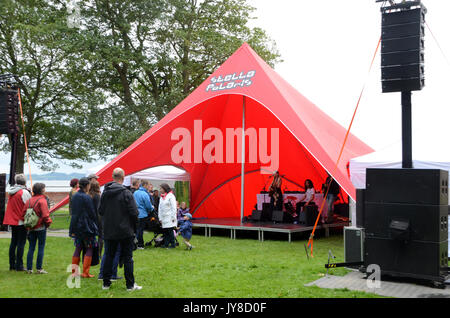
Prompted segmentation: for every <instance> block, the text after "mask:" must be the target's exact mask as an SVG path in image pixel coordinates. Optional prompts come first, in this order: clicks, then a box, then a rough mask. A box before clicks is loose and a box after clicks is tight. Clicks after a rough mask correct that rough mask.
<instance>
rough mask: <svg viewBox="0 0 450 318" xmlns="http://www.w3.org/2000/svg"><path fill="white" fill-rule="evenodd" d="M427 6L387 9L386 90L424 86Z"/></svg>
mask: <svg viewBox="0 0 450 318" xmlns="http://www.w3.org/2000/svg"><path fill="white" fill-rule="evenodd" d="M425 13H426V8H425V7H423V6H421V7H420V8H416V9H409V10H400V11H391V10H388V11H384V12H383V14H382V22H381V79H382V90H383V93H389V92H401V91H415V90H421V89H422V88H423V86H424V85H425V79H424V47H425V45H424V34H425Z"/></svg>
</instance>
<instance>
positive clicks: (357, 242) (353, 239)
mask: <svg viewBox="0 0 450 318" xmlns="http://www.w3.org/2000/svg"><path fill="white" fill-rule="evenodd" d="M344 259H345V262H346V263H353V262H362V261H363V260H364V229H363V228H358V227H344Z"/></svg>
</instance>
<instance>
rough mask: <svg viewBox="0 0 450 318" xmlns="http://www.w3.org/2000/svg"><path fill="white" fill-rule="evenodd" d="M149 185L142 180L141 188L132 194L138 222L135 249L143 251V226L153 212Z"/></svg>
mask: <svg viewBox="0 0 450 318" xmlns="http://www.w3.org/2000/svg"><path fill="white" fill-rule="evenodd" d="M149 188H150V183H149V182H148V181H147V180H142V182H141V186H140V187H139V189H137V190H136V191H135V192H134V193H133V196H134V200H135V201H136V205H137V209H138V211H139V216H138V218H139V220H138V226H137V231H136V238H137V248H138V249H144V230H145V225H146V224H147V223H148V221H149V216H150V215H151V213H152V212H153V210H154V209H153V205H152V200H151V198H150V193H149V190H150V189H149Z"/></svg>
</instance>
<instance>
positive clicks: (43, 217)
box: [22, 183, 52, 274]
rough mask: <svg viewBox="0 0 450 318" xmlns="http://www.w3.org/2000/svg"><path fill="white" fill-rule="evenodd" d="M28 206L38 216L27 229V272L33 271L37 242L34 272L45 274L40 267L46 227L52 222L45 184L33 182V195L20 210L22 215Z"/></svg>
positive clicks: (42, 258) (42, 259)
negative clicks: (36, 220)
mask: <svg viewBox="0 0 450 318" xmlns="http://www.w3.org/2000/svg"><path fill="white" fill-rule="evenodd" d="M29 207H31V208H33V210H34V212H35V213H36V215H37V216H38V217H39V220H38V222H37V224H36V225H35V226H34V227H33V228H31V229H28V243H29V248H28V254H27V273H28V274H32V273H33V257H34V250H35V248H36V243H37V244H38V253H37V260H36V273H37V274H47V272H46V271H45V270H44V269H43V268H42V263H43V261H44V249H45V240H46V236H47V228H48V227H49V226H50V224H52V219H51V218H50V213H49V210H48V208H49V206H48V203H47V199H46V196H45V184H43V183H35V184H34V185H33V196H32V197H31V198H30V199H29V200H28V201H27V202H26V203H25V205H24V207H23V210H22V213H23V215H24V216H25V213H26V211H27V209H28V208H29Z"/></svg>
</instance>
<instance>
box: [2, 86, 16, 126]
mask: <svg viewBox="0 0 450 318" xmlns="http://www.w3.org/2000/svg"><path fill="white" fill-rule="evenodd" d="M17 94H18V93H17V90H13V89H0V134H17V133H18V132H19V98H18V95H17Z"/></svg>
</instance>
